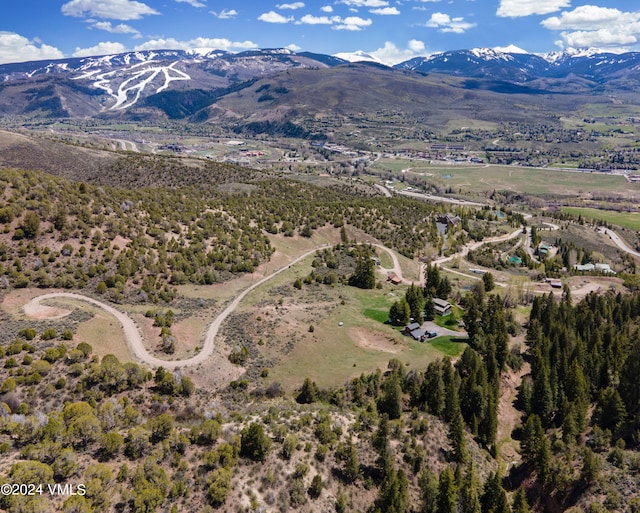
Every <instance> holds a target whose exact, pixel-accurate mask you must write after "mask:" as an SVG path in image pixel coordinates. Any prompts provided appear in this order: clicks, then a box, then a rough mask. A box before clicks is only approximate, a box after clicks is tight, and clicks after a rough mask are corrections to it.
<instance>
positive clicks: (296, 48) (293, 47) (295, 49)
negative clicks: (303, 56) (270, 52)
mask: <svg viewBox="0 0 640 513" xmlns="http://www.w3.org/2000/svg"><path fill="white" fill-rule="evenodd" d="M285 48H286V49H287V50H291V51H292V52H299V51H300V50H302V48H301V47H300V46H298V45H297V44H295V43H291V44H290V45H287V46H285Z"/></svg>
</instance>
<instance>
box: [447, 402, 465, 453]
mask: <svg viewBox="0 0 640 513" xmlns="http://www.w3.org/2000/svg"><path fill="white" fill-rule="evenodd" d="M449 443H450V444H451V456H452V460H453V461H455V462H456V463H464V462H466V461H467V459H468V458H469V452H468V450H467V441H466V438H465V434H464V419H463V418H462V413H461V412H460V407H459V406H458V407H455V408H454V411H453V412H452V413H451V420H450V422H449Z"/></svg>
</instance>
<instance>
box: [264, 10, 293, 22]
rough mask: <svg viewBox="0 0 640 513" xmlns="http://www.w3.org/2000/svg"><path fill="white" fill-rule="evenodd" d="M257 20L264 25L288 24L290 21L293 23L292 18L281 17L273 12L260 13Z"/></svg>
mask: <svg viewBox="0 0 640 513" xmlns="http://www.w3.org/2000/svg"><path fill="white" fill-rule="evenodd" d="M258 19H259V20H260V21H264V22H266V23H289V22H290V21H293V17H291V16H289V17H287V16H283V15H282V14H278V13H277V12H275V11H269V12H265V13H262V14H261V15H260V16H258Z"/></svg>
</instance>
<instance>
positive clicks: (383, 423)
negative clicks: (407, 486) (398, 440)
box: [371, 414, 393, 478]
mask: <svg viewBox="0 0 640 513" xmlns="http://www.w3.org/2000/svg"><path fill="white" fill-rule="evenodd" d="M389 429H390V427H389V416H388V415H387V414H383V415H382V416H381V417H380V422H379V423H378V429H377V431H376V433H375V435H374V436H373V438H372V439H371V442H372V445H373V448H374V449H375V450H376V451H378V459H377V460H376V464H377V465H378V468H379V469H380V473H381V474H382V477H383V478H384V477H385V476H386V475H387V473H388V472H389V471H390V470H391V468H392V467H393V454H392V452H391V446H390V444H389V436H390V433H389Z"/></svg>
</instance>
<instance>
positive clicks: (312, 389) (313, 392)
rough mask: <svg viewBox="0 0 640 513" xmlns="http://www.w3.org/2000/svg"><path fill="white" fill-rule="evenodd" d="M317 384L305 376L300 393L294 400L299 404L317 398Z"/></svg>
mask: <svg viewBox="0 0 640 513" xmlns="http://www.w3.org/2000/svg"><path fill="white" fill-rule="evenodd" d="M318 393H319V392H318V386H317V385H316V383H315V381H311V379H309V378H305V380H304V382H303V383H302V388H301V390H300V393H299V394H298V396H297V397H296V401H297V402H299V403H300V404H311V403H314V402H316V401H317V400H318Z"/></svg>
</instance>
